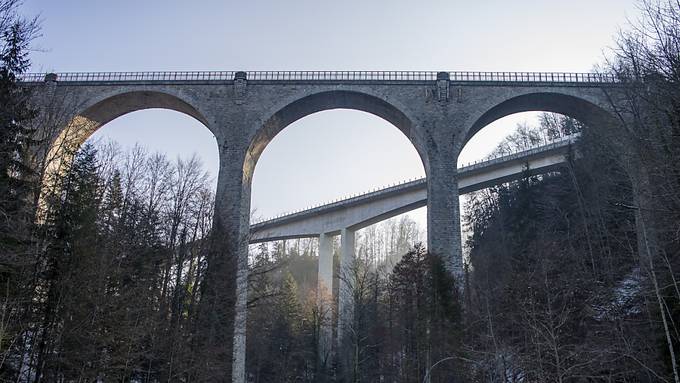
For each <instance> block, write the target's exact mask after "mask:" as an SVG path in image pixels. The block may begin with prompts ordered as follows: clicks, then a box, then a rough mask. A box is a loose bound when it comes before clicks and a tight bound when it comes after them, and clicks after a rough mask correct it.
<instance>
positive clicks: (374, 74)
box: [21, 71, 618, 85]
mask: <svg viewBox="0 0 680 383" xmlns="http://www.w3.org/2000/svg"><path fill="white" fill-rule="evenodd" d="M237 73H238V74H241V73H245V74H246V79H247V80H248V81H266V82H269V81H276V82H289V81H292V82H299V81H322V82H323V81H325V82H352V81H361V82H364V81H370V82H430V81H436V80H438V79H439V78H438V74H442V73H448V77H449V80H450V81H451V82H455V83H466V82H473V83H484V82H489V83H512V84H518V83H522V84H525V83H538V84H560V85H565V84H614V83H617V82H618V81H617V79H616V78H615V77H614V76H612V75H608V74H602V73H593V72H591V73H568V72H467V71H455V72H435V71H250V72H237V71H178V72H68V73H56V74H55V73H27V74H24V75H22V76H21V79H22V80H23V81H24V82H27V83H41V82H44V81H46V79H47V78H48V76H49V77H50V78H51V79H52V80H54V79H55V77H56V81H59V82H70V83H92V82H104V83H110V82H175V81H177V82H213V81H219V82H225V81H226V82H231V81H234V79H235V77H236V75H237ZM55 75H56V76H55Z"/></svg>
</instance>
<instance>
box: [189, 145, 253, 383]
mask: <svg viewBox="0 0 680 383" xmlns="http://www.w3.org/2000/svg"><path fill="white" fill-rule="evenodd" d="M242 153H243V151H240V150H238V148H233V149H232V148H228V149H226V150H222V151H220V169H219V175H218V182H217V191H216V193H215V214H214V218H213V228H212V233H211V239H210V251H209V254H208V259H207V261H208V262H207V264H208V266H207V270H206V274H205V279H204V282H203V283H204V284H203V286H202V287H203V290H202V291H201V294H202V296H201V308H200V313H199V317H200V321H201V322H200V334H199V342H200V344H201V348H200V351H201V355H199V356H198V357H200V358H201V359H200V360H201V368H200V371H198V379H197V380H199V381H220V382H227V381H231V382H233V383H245V378H246V371H245V357H246V303H247V289H248V235H249V231H250V225H249V211H250V185H249V184H248V183H247V182H244V180H243V178H244V177H243V167H242V165H241V164H242V163H243V157H242Z"/></svg>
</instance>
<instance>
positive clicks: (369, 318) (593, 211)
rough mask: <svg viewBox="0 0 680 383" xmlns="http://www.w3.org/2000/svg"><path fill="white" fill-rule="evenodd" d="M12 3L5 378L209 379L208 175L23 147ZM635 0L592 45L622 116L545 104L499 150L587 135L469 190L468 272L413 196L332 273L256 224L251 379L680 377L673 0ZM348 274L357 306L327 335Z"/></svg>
mask: <svg viewBox="0 0 680 383" xmlns="http://www.w3.org/2000/svg"><path fill="white" fill-rule="evenodd" d="M20 5H21V2H20V1H18V0H0V105H2V108H0V381H2V382H203V381H216V379H215V378H214V377H211V376H210V375H209V374H208V375H206V371H205V369H204V358H205V357H206V355H209V354H211V353H214V351H215V350H209V349H208V350H206V349H205V347H204V345H205V343H204V339H205V337H209V336H211V334H210V333H209V331H208V330H206V329H209V328H210V326H209V323H208V322H207V321H210V320H215V316H214V315H212V316H211V315H206V313H205V308H204V307H206V306H205V305H209V303H205V300H206V299H204V298H205V296H204V294H203V292H204V289H205V284H206V270H207V267H208V264H209V263H210V261H211V259H212V258H211V254H212V252H211V246H212V245H213V240H212V239H213V236H214V235H215V233H213V232H212V231H211V228H212V215H213V213H214V191H213V190H212V189H213V186H211V185H212V184H211V181H210V177H211V175H209V174H208V173H207V172H206V171H205V170H204V167H203V164H202V163H201V161H200V160H199V159H198V158H197V157H192V158H185V159H182V158H179V159H176V160H171V159H169V158H168V157H167V156H165V155H164V154H162V153H151V152H148V151H147V150H145V149H144V148H143V147H141V146H135V147H134V148H131V149H122V148H121V147H120V146H119V145H117V144H116V143H111V142H98V143H94V144H93V143H86V144H85V145H83V146H82V147H80V148H79V149H78V150H77V151H73V152H71V153H68V155H67V156H66V157H65V158H63V161H62V166H61V167H59V168H58V169H53V168H50V167H48V166H47V165H46V164H45V163H44V162H43V163H39V162H36V161H34V158H35V157H36V156H37V155H36V153H44V152H45V151H46V150H47V149H46V147H47V146H48V145H49V144H50V143H49V142H45V140H44V139H43V138H42V137H40V136H39V135H38V133H37V132H39V131H40V129H41V126H40V124H41V120H40V118H39V115H40V111H39V110H36V109H34V108H33V107H32V106H31V103H30V98H31V93H30V92H31V90H30V88H27V87H24V86H22V84H21V76H22V74H24V73H27V71H28V70H29V68H30V62H29V60H28V57H29V51H30V49H31V43H32V41H33V40H34V38H35V37H36V36H37V35H38V34H39V33H40V20H39V19H37V18H26V17H23V16H22V15H21V12H20V11H21V10H20ZM640 8H641V10H642V11H643V15H644V17H643V18H642V19H641V20H639V21H638V22H636V23H633V24H631V25H630V26H629V28H627V29H623V30H622V31H621V32H620V33H619V34H618V35H617V36H616V37H615V38H616V46H614V47H613V48H611V49H610V50H609V51H608V52H607V54H606V56H605V58H604V59H603V61H602V62H601V63H600V64H599V65H598V67H597V70H598V71H599V72H601V73H607V74H610V75H613V76H614V77H615V78H616V79H617V83H618V86H617V92H618V93H617V97H612V99H611V100H612V101H611V102H612V105H611V107H612V110H614V111H616V119H617V121H616V124H611V125H603V126H598V127H590V126H585V125H584V124H583V123H582V122H580V121H577V120H575V119H573V118H571V117H567V116H563V115H558V114H554V113H547V112H546V113H542V114H541V115H540V118H539V120H538V122H537V123H536V124H522V125H519V126H517V129H516V130H515V131H514V132H513V133H512V134H511V135H509V136H508V137H507V138H506V139H505V140H504V141H503V143H502V144H501V145H499V146H498V147H497V148H496V150H495V151H494V153H492V154H491V156H495V155H499V154H505V153H511V152H514V151H518V150H523V149H527V148H530V147H533V146H536V145H537V144H540V143H543V142H545V141H546V140H548V141H550V140H555V139H558V138H562V137H565V136H570V135H574V134H578V135H579V139H578V141H577V142H576V143H575V144H574V145H573V147H572V148H570V154H569V158H568V161H567V163H566V164H565V166H563V167H561V168H560V169H559V170H556V171H552V172H550V173H547V174H543V175H530V174H529V173H527V174H526V175H525V176H523V177H522V178H521V179H519V180H517V181H513V182H509V183H504V184H501V185H497V186H494V187H490V188H487V189H484V190H481V191H477V192H474V193H471V194H468V195H466V196H465V197H464V201H465V203H464V209H462V210H463V211H464V215H463V216H462V219H461V221H462V224H463V233H464V238H465V244H464V259H465V266H466V270H465V278H464V280H456V279H454V277H453V276H452V275H451V274H450V273H449V272H448V271H447V269H446V267H445V266H444V262H443V260H442V259H441V258H440V257H438V256H437V254H431V253H428V251H427V249H426V248H425V247H424V245H423V243H424V242H426V241H425V240H424V239H425V238H424V228H421V227H419V226H418V224H417V223H416V222H415V221H413V220H412V219H410V218H408V216H401V217H400V218H393V219H390V220H387V221H384V222H381V223H379V224H377V225H374V226H370V227H368V228H366V229H364V230H362V231H360V232H359V233H358V236H357V240H356V254H357V257H356V258H357V259H356V262H355V263H354V264H353V266H352V267H351V269H349V270H341V268H340V267H339V265H338V263H339V262H338V257H339V255H338V253H339V245H338V244H337V243H336V244H335V245H334V252H335V256H334V263H335V266H334V270H335V272H334V279H335V283H333V285H334V286H335V290H336V291H333V292H325V291H320V289H319V288H318V281H317V276H316V275H317V269H318V255H317V252H318V242H317V240H316V239H297V240H287V241H276V242H271V243H264V244H259V245H251V248H250V256H249V268H250V274H249V281H248V283H249V285H248V316H247V318H248V319H247V336H246V339H247V348H246V351H247V356H246V363H247V379H248V382H253V383H265V382H281V383H283V382H353V383H358V382H405V383H416V382H430V383H437V382H439V383H444V382H494V383H496V382H499V383H500V382H503V383H515V382H517V383H519V382H603V383H604V382H631V383H633V382H675V383H680V366H679V365H678V363H679V362H680V357H679V356H678V354H679V353H680V284H679V282H678V279H679V278H680V272H678V270H680V3H678V2H677V0H659V1H655V0H643V1H641V2H640ZM45 180H49V183H48V184H46V183H45ZM340 280H346V281H351V286H352V291H351V292H350V293H351V298H352V299H351V300H352V307H353V313H354V314H353V316H352V320H351V321H350V323H348V324H347V329H345V331H347V333H348V334H349V335H348V337H347V340H346V341H345V342H344V343H343V344H341V345H339V346H338V347H337V348H336V349H334V350H333V353H332V355H331V357H323V356H322V353H321V352H320V349H319V345H320V340H321V338H322V333H323V331H324V329H327V328H333V329H334V330H333V332H336V331H337V323H338V312H337V311H338V310H337V309H334V307H336V306H337V305H338V303H337V296H338V295H339V293H338V291H337V286H338V285H340V284H339V283H338V281H340ZM333 297H335V298H333ZM324 300H327V301H330V304H329V302H324ZM333 300H335V302H333ZM218 319H219V318H218ZM206 324H208V325H206ZM336 335H337V334H336Z"/></svg>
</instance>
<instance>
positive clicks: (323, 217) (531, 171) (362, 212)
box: [250, 134, 580, 357]
mask: <svg viewBox="0 0 680 383" xmlns="http://www.w3.org/2000/svg"><path fill="white" fill-rule="evenodd" d="M579 136H580V135H579V134H574V135H572V136H567V137H564V138H561V139H559V140H556V141H554V142H551V143H550V144H546V145H542V146H538V147H535V148H532V149H529V150H524V151H520V152H517V153H513V154H509V155H504V156H500V157H497V158H492V159H488V160H484V161H481V162H477V163H474V164H471V165H467V166H463V167H461V168H459V169H458V177H459V178H458V190H459V192H460V193H461V194H464V193H469V192H473V191H477V190H480V189H484V188H487V187H489V186H493V185H498V184H501V183H503V182H508V181H512V180H517V179H519V178H521V177H524V176H529V175H537V174H543V173H546V172H550V171H556V170H559V168H560V167H561V166H562V165H564V164H565V162H566V161H568V159H569V156H571V155H572V154H574V152H573V151H572V144H573V143H574V142H575V140H576V139H577V138H578V137H579ZM426 205H427V179H426V178H421V179H417V180H412V181H407V182H404V183H401V184H398V185H394V186H391V187H386V188H383V189H379V190H375V191H371V192H368V193H365V194H361V195H357V196H353V197H350V198H346V199H342V200H339V201H335V202H332V203H328V204H323V205H320V206H316V207H313V208H309V209H305V210H300V211H296V212H293V213H290V214H284V215H281V216H279V217H276V218H272V219H268V220H264V221H261V222H257V223H255V224H253V225H251V226H250V233H251V234H250V243H251V244H253V243H259V242H267V241H277V240H285V239H295V238H313V237H317V238H319V252H318V254H319V269H318V281H319V282H318V283H319V290H318V291H323V292H328V293H332V292H333V291H334V290H333V249H332V237H333V236H337V235H340V253H341V255H340V259H341V265H340V269H341V270H342V269H345V270H347V269H349V268H350V267H351V263H352V261H353V260H354V259H355V254H354V251H355V246H354V240H355V233H356V231H357V230H360V229H362V228H365V227H367V226H370V225H372V224H375V223H377V222H380V221H383V220H385V219H389V218H391V217H394V216H396V215H399V214H402V213H406V212H408V211H411V210H414V209H417V208H420V207H423V206H426ZM348 287H349V286H346V287H344V289H347V288H348ZM350 288H351V287H350ZM338 291H340V294H339V297H338V313H339V315H338V327H337V334H338V339H342V337H343V328H344V327H345V326H346V324H345V322H346V321H348V320H350V319H351V317H352V313H351V311H352V310H351V307H352V303H351V298H350V297H351V296H352V294H351V292H350V291H343V287H341V286H339V289H338ZM328 298H332V297H328ZM329 301H330V302H332V299H329ZM330 302H324V304H327V305H328V304H330ZM322 311H323V312H325V313H327V315H328V317H327V318H325V322H326V323H330V322H331V318H330V312H332V311H331V308H330V307H326V309H325V310H322ZM320 338H321V344H320V350H321V354H322V357H327V356H328V355H330V354H331V350H332V348H333V330H332V328H330V327H329V326H326V327H325V328H322V334H321V336H320Z"/></svg>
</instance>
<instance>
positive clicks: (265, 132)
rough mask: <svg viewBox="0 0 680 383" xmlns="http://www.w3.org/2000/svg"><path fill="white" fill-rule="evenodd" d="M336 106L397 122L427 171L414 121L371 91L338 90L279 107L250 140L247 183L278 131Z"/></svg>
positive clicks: (247, 157)
mask: <svg viewBox="0 0 680 383" xmlns="http://www.w3.org/2000/svg"><path fill="white" fill-rule="evenodd" d="M333 109H350V110H357V111H362V112H366V113H369V114H372V115H375V116H377V117H380V118H382V119H384V120H386V121H387V122H389V123H391V124H392V125H394V126H395V127H396V128H398V129H399V130H400V131H401V132H402V133H403V134H404V135H405V136H406V138H408V139H409V141H410V142H411V144H412V145H413V146H414V147H415V149H416V151H417V152H418V155H419V156H420V159H421V161H422V163H423V166H424V168H425V173H426V174H427V172H428V160H427V158H428V157H427V153H426V151H425V149H424V146H423V145H421V144H420V140H419V138H418V137H419V136H418V134H417V132H416V131H415V129H414V124H413V122H412V121H411V119H410V118H409V117H408V116H407V115H406V114H405V113H404V112H402V111H401V110H400V108H398V107H396V106H395V105H393V104H391V103H389V102H387V101H385V100H384V99H382V98H379V97H376V96H373V95H370V94H366V93H362V92H357V91H346V90H335V91H325V92H320V93H315V94H312V95H308V96H305V97H302V98H299V99H297V100H295V101H293V102H291V103H289V104H287V105H286V106H284V107H283V108H281V109H279V110H278V111H277V112H275V113H274V114H273V115H272V116H271V117H269V118H268V119H266V120H265V121H264V123H263V124H262V126H261V127H260V128H259V129H258V130H257V131H256V132H255V135H254V138H253V139H252V140H251V142H250V145H249V147H248V150H247V152H246V156H245V159H244V164H243V177H244V182H245V183H246V184H250V182H251V180H252V176H253V172H254V170H255V166H256V164H257V161H258V159H259V158H260V155H261V154H262V152H263V151H264V149H265V148H266V147H267V145H268V144H269V142H271V140H272V139H273V138H274V137H275V136H276V135H277V134H278V133H280V132H281V131H282V130H283V129H285V128H286V127H287V126H288V125H290V124H292V123H293V122H295V121H297V120H299V119H301V118H303V117H306V116H308V115H311V114H313V113H317V112H321V111H325V110H333Z"/></svg>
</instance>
